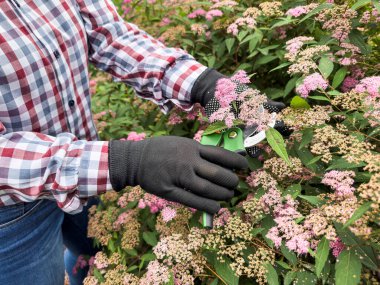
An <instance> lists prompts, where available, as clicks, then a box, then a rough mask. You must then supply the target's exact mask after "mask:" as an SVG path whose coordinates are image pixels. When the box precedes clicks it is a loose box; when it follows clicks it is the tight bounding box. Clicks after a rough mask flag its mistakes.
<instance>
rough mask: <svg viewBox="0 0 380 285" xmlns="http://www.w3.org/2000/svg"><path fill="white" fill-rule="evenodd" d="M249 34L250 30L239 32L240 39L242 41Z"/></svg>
mask: <svg viewBox="0 0 380 285" xmlns="http://www.w3.org/2000/svg"><path fill="white" fill-rule="evenodd" d="M247 35H248V31H241V32H239V34H238V36H237V38H238V41H239V42H241V41H242V40H243V39H244V38H245V37H246V36H247Z"/></svg>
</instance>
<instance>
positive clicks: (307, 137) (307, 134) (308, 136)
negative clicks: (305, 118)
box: [298, 129, 314, 149]
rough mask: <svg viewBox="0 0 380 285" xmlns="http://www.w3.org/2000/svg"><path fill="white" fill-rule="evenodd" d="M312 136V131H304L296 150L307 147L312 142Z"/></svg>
mask: <svg viewBox="0 0 380 285" xmlns="http://www.w3.org/2000/svg"><path fill="white" fill-rule="evenodd" d="M313 136H314V130H313V129H306V130H304V131H303V135H302V140H301V143H300V146H299V147H298V149H303V148H304V147H305V146H307V145H308V144H309V143H310V142H311V141H312V140H313Z"/></svg>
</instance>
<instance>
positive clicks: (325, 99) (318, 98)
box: [307, 95, 330, 102]
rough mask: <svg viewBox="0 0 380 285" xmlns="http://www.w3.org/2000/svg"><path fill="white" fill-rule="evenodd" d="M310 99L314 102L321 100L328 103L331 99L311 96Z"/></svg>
mask: <svg viewBox="0 0 380 285" xmlns="http://www.w3.org/2000/svg"><path fill="white" fill-rule="evenodd" d="M307 98H308V99H313V100H319V101H326V102H330V99H329V98H326V97H325V96H319V95H317V96H309V97H307Z"/></svg>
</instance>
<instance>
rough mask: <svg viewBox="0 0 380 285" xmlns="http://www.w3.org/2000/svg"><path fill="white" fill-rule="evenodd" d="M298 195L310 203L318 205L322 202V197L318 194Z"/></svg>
mask: <svg viewBox="0 0 380 285" xmlns="http://www.w3.org/2000/svg"><path fill="white" fill-rule="evenodd" d="M298 197H300V198H302V199H304V200H306V201H308V202H309V203H310V204H312V205H314V206H318V204H319V203H320V202H321V200H320V198H319V197H317V196H307V195H299V196H298Z"/></svg>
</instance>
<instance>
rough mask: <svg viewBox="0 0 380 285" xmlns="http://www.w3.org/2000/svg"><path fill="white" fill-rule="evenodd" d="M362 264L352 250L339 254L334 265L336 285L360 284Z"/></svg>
mask: <svg viewBox="0 0 380 285" xmlns="http://www.w3.org/2000/svg"><path fill="white" fill-rule="evenodd" d="M361 270H362V264H361V263H360V260H359V258H358V257H357V256H356V255H355V254H354V252H353V251H352V250H344V251H342V252H341V254H339V256H338V258H337V262H336V264H335V284H336V285H356V284H359V283H360V273H361Z"/></svg>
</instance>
